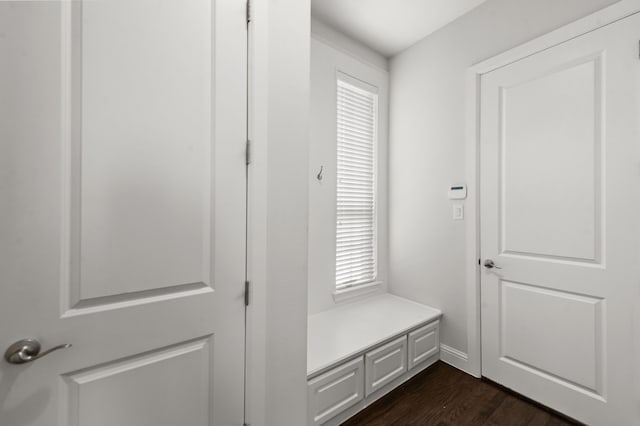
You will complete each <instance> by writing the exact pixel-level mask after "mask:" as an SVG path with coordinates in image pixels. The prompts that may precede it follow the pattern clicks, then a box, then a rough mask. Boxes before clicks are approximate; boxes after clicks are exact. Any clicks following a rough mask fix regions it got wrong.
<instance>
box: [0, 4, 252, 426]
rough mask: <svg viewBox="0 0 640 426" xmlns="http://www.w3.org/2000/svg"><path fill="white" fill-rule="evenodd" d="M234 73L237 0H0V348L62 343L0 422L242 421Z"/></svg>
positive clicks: (240, 128)
mask: <svg viewBox="0 0 640 426" xmlns="http://www.w3.org/2000/svg"><path fill="white" fill-rule="evenodd" d="M245 70H246V25H245V18H244V1H242V0H235V1H234V0H190V1H184V0H87V1H80V0H77V1H66V0H64V1H40V2H23V1H15V2H11V1H10V2H6V1H4V2H0V144H1V145H0V280H1V287H0V346H1V347H2V348H3V349H2V351H1V352H0V353H4V351H5V349H6V348H7V347H9V345H10V344H11V343H13V342H15V341H18V340H20V339H23V338H34V339H37V340H38V341H39V342H40V343H41V344H42V350H43V351H44V350H47V349H49V348H52V347H54V346H56V345H59V344H71V345H72V347H70V348H66V349H60V350H57V351H55V352H52V353H49V354H48V355H46V356H44V357H42V358H40V359H37V360H35V361H32V362H28V363H24V364H20V365H13V364H9V363H7V362H6V361H5V360H4V359H2V360H1V361H0V424H1V425H2V426H26V425H34V426H35V425H37V426H54V425H57V426H67V425H69V426H177V425H180V426H205V425H220V426H228V425H241V424H242V423H243V381H244V377H243V369H244V344H243V341H244V303H243V287H244V265H245V260H244V247H245V165H244V156H243V149H244V141H245V134H246V130H245V129H246V126H245V124H246V75H245ZM24 355H28V354H24ZM25 358H28V356H25Z"/></svg>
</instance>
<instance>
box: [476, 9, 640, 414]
mask: <svg viewBox="0 0 640 426" xmlns="http://www.w3.org/2000/svg"><path fill="white" fill-rule="evenodd" d="M639 39H640V17H638V16H637V15H634V16H632V17H629V18H627V19H624V20H622V21H619V22H617V23H614V24H611V25H608V26H606V27H603V28H601V29H599V30H596V31H593V32H591V33H588V34H586V35H583V36H581V37H578V38H575V39H572V40H570V41H567V42H565V43H562V44H559V45H557V46H554V47H552V48H549V49H547V50H544V51H542V52H539V53H537V54H535V55H532V56H529V57H527V58H524V59H522V60H520V61H517V62H514V63H511V64H509V65H506V66H504V67H501V68H499V69H497V70H495V71H492V72H490V73H487V74H485V75H483V76H482V78H481V114H480V115H481V119H480V120H481V130H480V138H481V178H480V181H481V197H480V198H481V201H480V212H481V241H482V242H481V252H482V257H483V258H484V259H492V260H494V262H495V264H496V266H498V267H499V268H501V269H498V268H493V269H492V268H483V271H482V273H481V284H482V291H481V293H482V309H481V310H482V325H481V327H482V363H483V366H482V372H483V375H484V376H486V377H488V378H490V379H492V380H495V381H497V382H499V383H501V384H503V385H505V386H507V387H509V388H512V389H514V390H516V391H518V392H520V393H522V394H524V395H526V396H528V397H530V398H532V399H535V400H537V401H539V402H542V403H543V404H545V405H548V406H550V407H552V408H555V409H557V410H559V411H561V412H563V413H565V414H567V415H569V416H571V417H574V418H576V419H578V420H581V421H583V422H586V423H588V424H636V423H640V414H639V413H638V411H637V410H636V409H635V408H634V398H635V399H637V397H636V396H635V395H637V393H636V390H637V389H636V386H635V384H634V382H633V375H631V374H628V372H629V371H633V370H634V368H635V364H634V361H633V359H634V352H633V351H634V341H636V340H637V339H638V337H637V332H634V331H633V328H632V322H631V318H633V315H634V312H635V311H634V310H635V309H637V307H636V304H637V287H636V286H637V282H638V277H640V269H639V265H638V260H637V259H638V256H639V255H640V250H639V249H638V239H637V235H639V234H638V229H639V226H638V225H639V220H638V217H639V216H638V211H639V210H640V199H639V194H638V191H636V190H631V189H630V188H632V187H633V188H637V187H638V184H639V183H640V182H639V175H638V173H637V164H638V160H639V157H638V145H637V143H638V140H639V139H638V138H639V136H640V134H639V132H638V126H637V117H638V116H639V114H640V108H639V103H640V102H639V101H640V62H639V61H638V52H637V48H638V44H637V43H638V40H639Z"/></svg>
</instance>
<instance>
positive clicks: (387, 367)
mask: <svg viewBox="0 0 640 426" xmlns="http://www.w3.org/2000/svg"><path fill="white" fill-rule="evenodd" d="M365 362H366V368H367V374H366V376H367V379H366V395H367V396H369V395H371V394H372V393H374V392H376V391H377V390H379V389H381V388H382V387H384V386H385V385H386V384H388V383H390V382H391V381H393V380H394V379H396V378H398V377H400V376H401V375H402V374H403V373H404V372H405V371H407V336H406V335H405V336H402V337H400V338H398V339H396V340H394V341H392V342H390V343H387V344H386V345H384V346H381V347H379V348H378V349H374V350H373V351H371V352H368V353H367V354H366V355H365Z"/></svg>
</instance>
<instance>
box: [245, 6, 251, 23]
mask: <svg viewBox="0 0 640 426" xmlns="http://www.w3.org/2000/svg"><path fill="white" fill-rule="evenodd" d="M246 13H247V25H249V22H251V0H247V12H246Z"/></svg>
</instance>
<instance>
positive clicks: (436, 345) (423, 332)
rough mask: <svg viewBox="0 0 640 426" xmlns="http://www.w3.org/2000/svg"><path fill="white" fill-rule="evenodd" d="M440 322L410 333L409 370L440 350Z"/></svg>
mask: <svg viewBox="0 0 640 426" xmlns="http://www.w3.org/2000/svg"><path fill="white" fill-rule="evenodd" d="M438 324H439V322H438V321H435V322H432V323H431V324H427V325H425V326H424V327H422V328H419V329H417V330H416V331H412V332H411V333H409V370H411V369H412V368H413V367H415V366H416V365H418V364H420V363H421V362H423V361H425V360H427V359H429V358H431V357H432V356H433V355H435V354H437V353H438V351H439V350H440V333H439V330H440V328H439V327H438Z"/></svg>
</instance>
